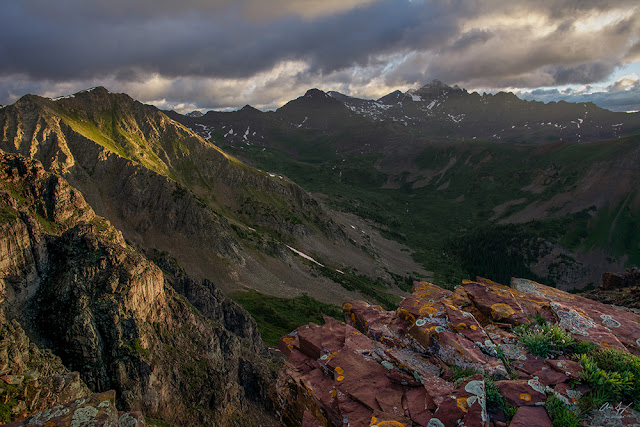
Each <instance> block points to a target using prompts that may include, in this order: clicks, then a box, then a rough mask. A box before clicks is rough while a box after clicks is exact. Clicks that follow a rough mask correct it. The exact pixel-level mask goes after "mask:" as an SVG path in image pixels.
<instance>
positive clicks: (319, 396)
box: [301, 369, 337, 411]
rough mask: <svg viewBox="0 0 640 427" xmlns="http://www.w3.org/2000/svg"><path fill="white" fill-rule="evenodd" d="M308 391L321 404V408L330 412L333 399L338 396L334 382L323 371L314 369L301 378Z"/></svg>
mask: <svg viewBox="0 0 640 427" xmlns="http://www.w3.org/2000/svg"><path fill="white" fill-rule="evenodd" d="M301 381H302V383H303V384H304V386H305V387H306V389H307V390H309V391H311V393H313V396H314V397H315V398H316V400H317V401H318V402H319V405H320V407H322V408H323V409H325V411H330V409H331V404H332V401H333V399H335V397H336V396H337V390H336V388H335V384H334V380H333V379H332V378H331V377H329V376H328V375H326V374H325V373H324V370H323V369H314V370H313V371H311V372H309V373H308V374H305V375H304V376H303V377H302V378H301Z"/></svg>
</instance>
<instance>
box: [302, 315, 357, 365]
mask: <svg viewBox="0 0 640 427" xmlns="http://www.w3.org/2000/svg"><path fill="white" fill-rule="evenodd" d="M345 326H346V325H345V324H344V323H341V322H339V321H337V320H335V319H333V320H329V321H328V323H326V324H324V325H322V326H319V325H316V324H315V323H309V324H308V325H305V326H301V327H299V328H298V329H297V331H298V341H299V349H300V351H301V352H303V353H304V354H306V355H307V356H309V357H311V358H313V359H319V358H320V356H322V355H323V354H327V353H333V352H336V351H338V350H340V349H341V348H342V347H343V346H344V334H345Z"/></svg>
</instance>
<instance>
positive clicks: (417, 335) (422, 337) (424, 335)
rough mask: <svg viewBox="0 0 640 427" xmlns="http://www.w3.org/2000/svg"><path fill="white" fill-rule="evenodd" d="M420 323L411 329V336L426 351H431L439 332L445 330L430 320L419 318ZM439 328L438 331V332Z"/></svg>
mask: <svg viewBox="0 0 640 427" xmlns="http://www.w3.org/2000/svg"><path fill="white" fill-rule="evenodd" d="M418 320H419V322H418V323H416V324H414V325H413V326H412V327H411V328H409V331H408V333H409V336H410V337H411V338H413V339H414V340H415V341H416V342H417V343H418V344H420V345H421V346H422V347H423V348H424V349H429V348H430V347H431V346H432V345H434V344H435V342H436V340H437V339H438V332H437V331H439V330H444V328H443V327H442V326H440V323H439V322H438V323H436V322H430V321H429V320H428V319H424V318H419V319H418ZM436 328H438V330H436Z"/></svg>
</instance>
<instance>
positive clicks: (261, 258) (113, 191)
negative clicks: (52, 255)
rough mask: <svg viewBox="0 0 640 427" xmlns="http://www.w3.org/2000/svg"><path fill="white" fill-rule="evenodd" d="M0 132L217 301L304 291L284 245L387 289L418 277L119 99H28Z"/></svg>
mask: <svg viewBox="0 0 640 427" xmlns="http://www.w3.org/2000/svg"><path fill="white" fill-rule="evenodd" d="M245 113H246V114H251V111H246V112H245ZM0 128H2V141H1V142H0V148H1V149H3V150H5V151H8V152H15V153H20V154H22V155H25V156H27V157H31V158H35V159H38V160H40V161H41V162H42V163H43V165H44V166H45V168H46V169H47V170H50V171H52V172H55V173H59V174H62V175H63V176H65V178H66V179H68V180H69V182H70V183H72V185H74V186H75V187H77V188H78V189H79V190H80V191H81V192H82V193H83V195H84V196H85V198H86V199H87V200H88V202H89V203H90V205H91V206H93V207H94V208H95V209H96V210H97V211H98V213H99V214H100V215H102V216H104V217H106V218H108V219H109V220H110V221H111V222H112V223H113V224H114V225H115V226H116V227H117V228H118V229H119V230H122V232H123V233H124V235H125V237H126V238H127V239H128V240H129V241H131V242H135V243H136V244H139V245H140V246H141V247H143V248H148V249H156V250H158V251H159V252H166V253H168V254H169V255H170V256H171V257H173V258H176V259H177V260H178V262H179V263H180V265H181V266H182V267H183V268H184V269H185V270H186V271H187V272H188V274H189V275H191V276H193V277H196V278H198V279H205V278H215V280H216V284H217V286H219V287H220V288H221V289H223V290H224V291H225V292H229V291H231V290H235V289H243V288H245V287H248V288H252V289H258V290H260V291H262V292H266V293H269V294H273V295H280V296H292V295H301V294H302V293H303V292H308V291H309V290H308V289H306V287H305V286H306V285H305V283H307V281H304V280H303V281H301V280H298V279H297V278H296V279H294V278H293V277H292V275H291V274H290V271H289V269H290V266H295V267H294V269H295V270H296V272H297V273H296V274H298V275H301V277H304V278H306V279H308V281H311V280H312V278H313V275H314V274H315V273H314V271H313V269H312V268H309V266H308V265H307V264H306V261H305V260H304V259H303V258H300V257H298V256H297V255H296V252H293V251H291V250H289V249H288V248H287V246H289V247H293V248H296V250H298V251H300V252H301V253H305V254H310V256H312V257H314V258H316V259H320V260H321V261H322V263H323V264H332V265H335V266H336V267H335V268H337V269H342V270H346V269H347V268H352V269H356V270H360V271H363V272H364V273H365V274H369V275H371V276H377V277H385V276H386V281H387V282H388V283H393V280H392V279H391V277H390V276H389V275H388V274H387V272H386V269H390V270H391V271H394V272H395V273H396V274H400V275H405V274H407V273H408V272H411V271H416V270H418V269H419V267H416V268H415V269H411V270H408V271H407V270H405V271H399V269H398V268H396V267H395V266H394V265H393V261H391V262H388V261H387V260H384V259H382V260H377V259H376V256H373V257H372V255H371V254H372V253H376V249H375V248H373V247H372V246H371V245H370V244H368V243H367V242H366V241H365V239H364V237H366V236H363V235H362V233H360V232H359V231H354V230H353V229H352V228H351V227H349V226H347V225H346V224H344V223H341V224H339V223H337V222H336V221H339V220H338V219H337V218H336V217H335V216H334V215H332V214H331V213H330V211H328V210H327V209H326V208H324V207H323V206H322V205H321V204H320V203H318V201H317V200H315V199H314V198H313V197H311V196H310V195H309V194H307V193H306V192H305V191H304V190H302V189H301V188H300V187H299V186H297V185H296V184H295V183H293V182H292V181H290V180H288V179H287V178H286V177H284V176H282V175H278V174H273V173H269V172H264V171H260V170H256V169H253V168H250V167H247V166H246V165H244V164H242V163H241V162H239V161H238V160H237V159H235V158H233V157H232V156H230V155H228V154H226V153H224V152H222V151H221V150H220V149H219V148H218V147H217V146H215V145H214V144H212V143H211V142H208V141H205V140H203V139H201V138H200V137H198V136H197V135H196V134H194V133H193V132H192V131H190V130H189V129H187V128H185V127H184V126H182V125H180V124H179V123H177V122H175V121H173V120H171V119H170V118H168V117H167V116H166V115H164V114H163V113H162V112H160V111H158V110H157V109H156V108H154V107H151V106H145V105H143V104H140V103H139V102H137V101H134V100H133V99H131V98H130V97H129V96H127V95H125V94H112V93H109V92H108V91H107V90H106V89H104V88H101V87H98V88H93V89H91V90H87V91H83V92H79V93H77V94H75V95H72V96H68V97H62V98H60V99H56V100H49V99H45V98H40V97H36V96H31V95H27V96H25V97H23V98H21V99H20V100H19V101H17V102H16V103H15V104H13V105H11V106H9V107H7V108H4V109H3V110H2V113H1V114H0ZM362 248H366V250H363V249H362ZM407 259H408V260H409V261H410V262H411V260H410V258H408V257H407ZM372 261H373V262H372ZM320 280H323V281H324V285H325V286H323V287H322V292H320V293H319V294H318V295H316V297H317V298H320V299H322V300H325V301H328V302H334V301H336V300H338V299H339V298H341V297H340V296H339V295H341V294H343V292H344V288H343V287H342V286H341V285H340V284H337V283H335V282H334V281H332V280H329V279H327V278H324V279H320Z"/></svg>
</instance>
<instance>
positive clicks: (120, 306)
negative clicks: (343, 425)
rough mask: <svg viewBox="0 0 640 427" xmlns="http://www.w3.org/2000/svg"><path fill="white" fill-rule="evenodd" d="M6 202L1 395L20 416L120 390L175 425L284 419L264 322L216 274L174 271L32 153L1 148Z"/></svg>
mask: <svg viewBox="0 0 640 427" xmlns="http://www.w3.org/2000/svg"><path fill="white" fill-rule="evenodd" d="M0 212H2V218H1V221H0V263H2V269H0V271H1V272H2V276H0V290H2V292H1V293H0V295H2V298H1V299H0V310H1V311H3V312H0V314H2V316H1V317H2V319H0V320H2V321H0V334H1V336H0V338H1V339H2V341H0V343H1V344H2V346H1V347H0V364H1V365H2V366H0V369H1V370H2V373H3V375H4V374H6V375H5V376H4V377H1V378H0V379H1V380H3V381H4V383H5V384H7V385H6V386H5V387H2V392H1V393H2V394H0V396H1V397H3V398H4V399H5V400H4V402H5V403H6V402H9V401H11V402H15V404H13V405H12V406H11V407H10V408H8V410H9V411H10V412H11V414H10V419H11V420H13V419H15V418H19V417H20V416H25V415H30V414H35V413H36V412H39V411H42V410H44V409H50V408H51V407H52V406H56V405H60V404H64V403H66V402H67V401H69V400H77V399H85V398H86V399H89V397H88V396H89V395H90V391H89V390H91V391H93V392H100V393H102V392H106V391H108V390H114V391H115V392H114V393H115V394H113V395H112V396H111V395H110V396H111V397H109V399H108V400H109V402H111V403H109V404H108V405H107V404H105V405H106V406H108V407H112V406H113V403H115V404H116V405H117V408H118V409H119V410H124V411H142V412H143V413H144V414H145V415H147V416H151V417H153V418H160V419H162V420H165V421H167V422H171V423H175V424H177V425H206V424H214V423H220V424H223V425H224V424H229V423H232V422H236V423H239V424H244V425H257V424H260V423H262V424H263V425H269V424H270V423H271V424H276V422H275V419H273V418H272V417H270V415H269V414H268V410H269V408H270V405H271V404H270V399H269V395H268V384H269V383H270V382H271V381H272V378H273V373H272V370H270V369H269V364H270V363H271V362H272V361H271V359H270V358H269V357H268V355H267V354H266V350H265V349H264V347H263V345H262V342H261V340H260V339H259V336H258V335H257V333H256V332H255V331H256V330H257V328H256V326H255V323H254V321H253V320H252V319H251V318H250V316H249V315H248V314H247V313H246V311H244V310H243V309H242V308H240V307H239V306H237V305H236V304H235V303H233V302H231V301H229V300H228V299H226V298H225V297H224V296H223V295H222V294H221V293H220V292H219V291H217V289H215V287H214V286H213V285H212V284H211V283H210V282H200V281H197V280H194V279H191V278H189V277H188V276H187V275H185V274H184V273H183V274H182V278H181V281H182V282H181V283H184V284H185V285H184V286H182V287H179V286H178V285H177V284H176V283H174V282H172V280H173V279H172V278H171V277H170V276H168V278H169V280H168V281H167V280H165V275H164V273H163V272H162V270H161V269H160V268H159V267H158V266H157V265H155V264H154V263H152V262H151V261H149V260H148V259H147V258H146V257H145V256H144V255H143V254H142V253H140V252H139V251H138V250H136V249H135V248H134V247H132V246H130V245H129V244H128V243H127V242H126V241H125V239H124V238H123V236H122V233H120V232H119V231H118V230H117V229H115V228H114V227H113V226H112V225H111V224H110V223H109V222H108V221H107V220H105V219H104V218H101V217H99V216H96V215H95V213H94V212H93V210H92V209H91V207H90V206H89V205H88V204H87V203H86V202H85V200H84V198H83V197H82V195H81V193H80V192H79V191H77V190H76V189H74V188H73V187H71V186H70V185H69V184H68V183H67V182H66V181H65V180H64V179H62V178H60V177H59V176H57V175H54V174H51V173H48V172H46V171H45V170H44V168H43V166H42V165H41V164H40V163H39V162H37V161H35V160H29V159H26V158H24V157H22V156H20V155H14V154H5V153H0ZM187 284H188V286H187ZM172 285H173V286H175V287H176V289H178V290H181V291H185V290H187V288H188V289H205V290H206V291H207V292H208V293H207V294H206V296H205V297H203V300H204V299H206V301H207V304H206V306H205V305H204V304H200V309H201V310H202V312H201V311H199V309H197V308H196V307H194V306H193V305H192V304H191V303H189V301H188V299H187V298H190V299H192V300H193V301H196V302H197V301H198V298H196V297H195V296H194V295H195V294H196V293H195V292H192V291H189V292H186V291H185V293H187V295H189V297H185V296H182V295H180V294H179V293H178V292H176V290H174V287H173V286H172ZM210 296H214V297H215V298H209V297H210ZM205 308H206V310H205ZM4 313H6V319H5V316H4ZM203 313H204V314H203ZM227 325H228V326H229V327H233V329H234V330H230V329H228V328H227ZM42 349H46V350H42ZM54 355H55V356H54ZM69 370H73V371H77V372H76V373H75V374H73V373H70V372H69ZM78 373H79V374H78ZM34 377H36V378H37V379H34ZM50 377H51V378H50ZM85 384H86V385H85ZM78 405H80V404H78ZM97 405H98V406H100V403H99V402H98V403H97ZM14 406H15V408H14ZM94 409H95V408H94ZM69 410H70V411H71V409H69ZM78 411H80V412H83V411H84V412H92V411H93V410H90V409H82V408H81V407H79V406H77V407H76V409H75V412H76V413H77V412H78ZM72 412H73V411H72ZM69 413H71V412H69ZM5 421H9V420H7V419H5Z"/></svg>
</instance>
